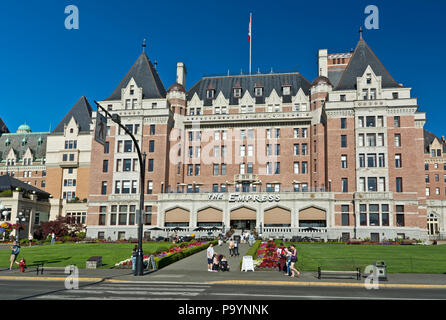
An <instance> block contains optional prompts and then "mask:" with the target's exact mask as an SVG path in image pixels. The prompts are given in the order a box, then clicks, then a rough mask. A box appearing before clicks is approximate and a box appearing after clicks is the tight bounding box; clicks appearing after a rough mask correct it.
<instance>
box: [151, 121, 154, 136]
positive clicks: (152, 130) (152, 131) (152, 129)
mask: <svg viewBox="0 0 446 320" xmlns="http://www.w3.org/2000/svg"><path fill="white" fill-rule="evenodd" d="M154 134H155V125H154V124H151V125H150V135H151V136H153V135H154Z"/></svg>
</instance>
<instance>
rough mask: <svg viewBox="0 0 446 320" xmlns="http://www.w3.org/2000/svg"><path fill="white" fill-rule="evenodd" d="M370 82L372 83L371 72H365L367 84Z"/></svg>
mask: <svg viewBox="0 0 446 320" xmlns="http://www.w3.org/2000/svg"><path fill="white" fill-rule="evenodd" d="M371 83H372V74H371V73H367V84H371Z"/></svg>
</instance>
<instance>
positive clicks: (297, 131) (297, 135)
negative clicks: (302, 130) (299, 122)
mask: <svg viewBox="0 0 446 320" xmlns="http://www.w3.org/2000/svg"><path fill="white" fill-rule="evenodd" d="M294 138H299V128H294Z"/></svg>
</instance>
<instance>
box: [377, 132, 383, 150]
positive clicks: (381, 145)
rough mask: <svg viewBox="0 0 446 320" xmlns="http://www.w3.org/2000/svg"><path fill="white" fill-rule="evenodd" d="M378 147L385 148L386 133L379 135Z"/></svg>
mask: <svg viewBox="0 0 446 320" xmlns="http://www.w3.org/2000/svg"><path fill="white" fill-rule="evenodd" d="M377 145H378V146H379V147H384V133H378V140H377Z"/></svg>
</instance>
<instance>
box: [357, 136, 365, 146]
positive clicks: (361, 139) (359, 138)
mask: <svg viewBox="0 0 446 320" xmlns="http://www.w3.org/2000/svg"><path fill="white" fill-rule="evenodd" d="M364 141H365V140H364V134H363V133H360V134H359V135H358V145H359V146H360V147H364V146H365V142H364Z"/></svg>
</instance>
